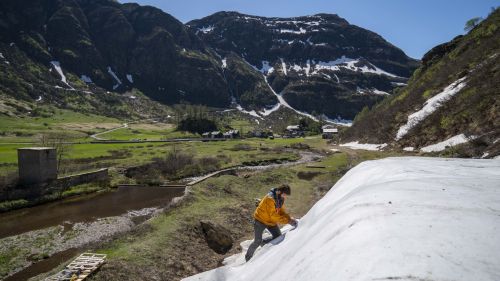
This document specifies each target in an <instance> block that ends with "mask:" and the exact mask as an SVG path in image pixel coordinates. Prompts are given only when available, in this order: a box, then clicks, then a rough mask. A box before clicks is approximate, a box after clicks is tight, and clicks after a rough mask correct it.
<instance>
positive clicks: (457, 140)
mask: <svg viewBox="0 0 500 281" xmlns="http://www.w3.org/2000/svg"><path fill="white" fill-rule="evenodd" d="M471 139H474V136H471V137H466V136H465V135H464V134H460V135H456V136H454V137H451V138H449V139H447V140H445V141H442V142H440V143H436V144H432V145H429V146H426V147H422V148H421V149H420V150H421V151H423V152H437V151H443V150H445V149H446V147H450V146H455V145H458V144H462V143H466V142H469V140H471Z"/></svg>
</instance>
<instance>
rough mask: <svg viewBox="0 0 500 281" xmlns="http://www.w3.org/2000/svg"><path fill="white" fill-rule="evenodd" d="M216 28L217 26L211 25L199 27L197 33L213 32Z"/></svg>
mask: <svg viewBox="0 0 500 281" xmlns="http://www.w3.org/2000/svg"><path fill="white" fill-rule="evenodd" d="M214 29H215V26H213V25H209V26H207V27H202V28H198V31H197V32H196V33H198V32H203V33H205V34H206V33H209V32H212V31H213V30H214Z"/></svg>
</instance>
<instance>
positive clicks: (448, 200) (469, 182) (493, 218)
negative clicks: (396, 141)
mask: <svg viewBox="0 0 500 281" xmlns="http://www.w3.org/2000/svg"><path fill="white" fill-rule="evenodd" d="M499 182H500V161H498V160H477V159H476V160H473V159H443V158H421V157H404V158H387V159H383V160H377V161H367V162H364V163H362V164H360V165H358V166H357V167H355V168H354V169H352V170H351V171H349V172H348V173H347V174H346V175H345V176H344V177H343V178H342V179H341V180H340V181H339V182H338V183H337V184H336V185H335V186H334V187H333V188H332V189H331V190H330V191H329V192H328V193H327V194H326V195H325V197H324V198H323V199H321V200H320V201H319V202H318V203H316V204H315V205H314V206H313V208H312V209H311V210H310V211H309V212H308V213H307V214H306V215H305V216H304V217H303V218H302V219H301V221H300V223H299V226H298V228H297V229H295V230H293V231H290V232H288V233H286V236H285V238H284V240H283V241H282V242H281V243H274V244H275V245H273V244H272V243H273V242H271V243H270V244H267V245H265V246H264V247H262V248H260V250H258V252H256V254H255V255H254V257H253V258H252V259H251V260H250V261H249V262H248V263H243V262H242V259H243V257H242V256H241V255H237V256H233V257H230V258H228V259H226V261H227V262H229V264H228V265H227V266H225V267H221V268H217V269H215V270H212V271H208V272H205V273H201V274H199V275H195V276H192V277H190V278H186V279H184V280H189V281H194V280H205V281H224V280H241V281H243V280H252V281H253V280H287V281H304V280H314V281H317V280H336V281H345V280H349V281H358V280H359V281H361V280H362V281H365V280H426V281H438V280H439V281H441V280H454V281H470V280H481V281H497V280H500V235H498V233H499V231H500V188H499ZM242 245H245V243H242Z"/></svg>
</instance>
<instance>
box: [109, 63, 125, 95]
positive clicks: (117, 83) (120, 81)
mask: <svg viewBox="0 0 500 281" xmlns="http://www.w3.org/2000/svg"><path fill="white" fill-rule="evenodd" d="M108 73H109V75H111V77H113V78H114V79H115V81H116V84H115V85H113V90H116V88H118V87H120V85H121V84H122V80H120V78H118V76H116V73H115V72H114V71H113V69H111V66H108Z"/></svg>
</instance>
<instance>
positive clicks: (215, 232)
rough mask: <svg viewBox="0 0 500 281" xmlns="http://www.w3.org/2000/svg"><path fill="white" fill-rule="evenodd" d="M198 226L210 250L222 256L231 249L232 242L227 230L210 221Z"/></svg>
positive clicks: (202, 222)
mask: <svg viewBox="0 0 500 281" xmlns="http://www.w3.org/2000/svg"><path fill="white" fill-rule="evenodd" d="M200 225H201V229H202V231H203V234H204V236H205V240H206V241H207V244H208V246H209V247H210V249H212V250H214V251H215V252H216V253H218V254H221V255H222V254H225V253H227V252H228V251H229V250H230V249H231V248H232V247H233V243H234V241H233V238H232V237H231V235H230V232H229V230H227V229H226V228H224V227H223V226H221V225H219V224H215V223H212V222H210V221H200Z"/></svg>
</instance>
